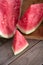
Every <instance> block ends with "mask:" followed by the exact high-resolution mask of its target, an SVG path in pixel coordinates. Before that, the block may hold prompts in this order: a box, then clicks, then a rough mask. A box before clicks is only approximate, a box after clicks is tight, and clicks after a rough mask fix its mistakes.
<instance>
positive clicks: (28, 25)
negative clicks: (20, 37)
mask: <svg viewBox="0 0 43 65" xmlns="http://www.w3.org/2000/svg"><path fill="white" fill-rule="evenodd" d="M42 19H43V3H40V4H32V5H31V6H30V7H29V8H28V9H27V10H26V12H25V13H24V15H23V16H22V17H21V19H20V20H19V22H18V24H17V28H18V29H19V30H20V31H21V32H22V33H24V34H30V33H32V32H34V31H35V30H36V29H37V28H38V27H39V25H40V24H41V22H42Z"/></svg>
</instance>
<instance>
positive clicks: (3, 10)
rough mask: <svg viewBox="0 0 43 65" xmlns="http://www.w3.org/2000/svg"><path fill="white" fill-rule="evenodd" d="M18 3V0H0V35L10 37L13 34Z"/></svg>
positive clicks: (18, 11)
mask: <svg viewBox="0 0 43 65" xmlns="http://www.w3.org/2000/svg"><path fill="white" fill-rule="evenodd" d="M20 5H21V1H20V0H1V1H0V36H2V37H4V38H11V37H12V36H13V35H14V34H15V31H16V24H17V22H18V18H19V13H20Z"/></svg>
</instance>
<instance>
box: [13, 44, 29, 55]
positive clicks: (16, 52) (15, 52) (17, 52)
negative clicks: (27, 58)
mask: <svg viewBox="0 0 43 65" xmlns="http://www.w3.org/2000/svg"><path fill="white" fill-rule="evenodd" d="M28 46H29V44H28V43H27V44H26V45H25V47H23V48H22V49H20V50H19V51H15V50H14V48H13V46H12V50H13V52H14V55H17V54H19V53H20V52H22V51H23V50H24V49H25V48H27V47H28Z"/></svg>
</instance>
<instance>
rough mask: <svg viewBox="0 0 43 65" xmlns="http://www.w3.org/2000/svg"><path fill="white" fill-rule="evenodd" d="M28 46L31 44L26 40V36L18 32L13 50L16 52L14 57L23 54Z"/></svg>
mask: <svg viewBox="0 0 43 65" xmlns="http://www.w3.org/2000/svg"><path fill="white" fill-rule="evenodd" d="M28 45H29V44H28V42H27V41H26V39H25V38H24V36H23V35H22V34H21V33H20V32H19V31H18V30H16V33H15V36H14V39H13V44H12V50H13V52H14V55H17V54H19V53H20V52H22V51H23V50H24V49H25V48H26V47H27V46H28Z"/></svg>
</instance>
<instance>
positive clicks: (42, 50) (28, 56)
mask: <svg viewBox="0 0 43 65" xmlns="http://www.w3.org/2000/svg"><path fill="white" fill-rule="evenodd" d="M42 64H43V41H41V42H39V43H38V44H37V45H35V46H34V47H33V48H31V49H30V50H28V51H27V52H26V53H25V54H23V55H22V56H21V57H19V58H18V59H17V60H15V61H13V62H12V63H11V64H9V65H42Z"/></svg>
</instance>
